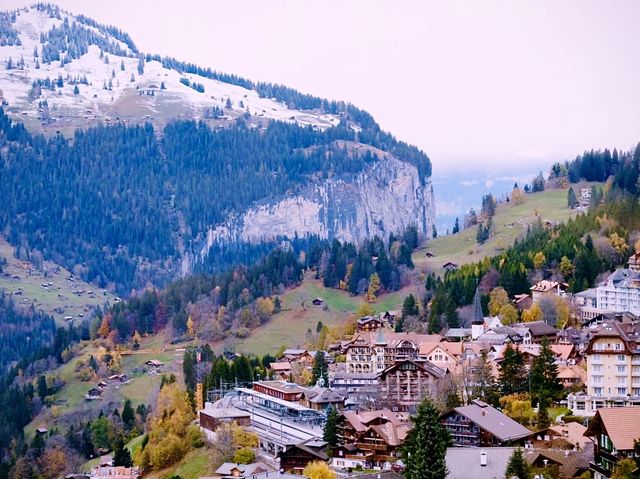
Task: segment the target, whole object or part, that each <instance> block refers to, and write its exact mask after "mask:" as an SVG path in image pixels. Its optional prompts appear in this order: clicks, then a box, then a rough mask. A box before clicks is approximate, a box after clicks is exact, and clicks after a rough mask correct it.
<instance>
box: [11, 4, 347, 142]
mask: <svg viewBox="0 0 640 479" xmlns="http://www.w3.org/2000/svg"><path fill="white" fill-rule="evenodd" d="M5 16H7V17H9V18H12V19H13V18H14V20H13V22H12V24H11V25H10V28H12V29H13V30H14V31H15V32H16V34H15V36H16V38H17V40H18V41H8V39H7V38H6V37H7V35H4V37H5V39H4V41H3V42H2V43H0V45H1V46H0V63H3V64H4V65H3V67H0V99H2V100H3V101H4V102H6V106H7V110H8V111H9V112H12V113H14V114H19V115H20V116H22V118H21V119H22V120H23V121H24V122H25V123H26V124H27V125H28V126H29V127H30V129H33V130H36V131H37V130H38V129H40V130H41V131H44V132H50V131H52V130H54V131H58V130H63V131H64V129H65V128H69V127H78V126H83V127H86V126H88V125H91V124H94V123H98V122H107V123H108V122H114V121H123V122H139V121H150V122H153V123H155V124H164V123H165V122H167V121H168V120H170V119H172V118H194V119H212V121H213V117H214V116H215V117H216V118H215V121H214V122H215V123H216V124H224V123H227V122H232V121H234V120H235V119H236V118H237V117H239V116H243V115H245V116H246V117H248V118H251V123H252V124H256V125H260V122H261V121H262V120H280V121H285V122H295V123H297V124H299V125H303V126H306V125H312V126H314V127H317V128H320V129H325V128H328V127H330V126H333V125H336V124H338V123H339V121H340V118H339V116H338V115H335V114H329V113H323V112H320V111H314V112H311V111H301V110H298V109H295V108H289V107H288V106H287V105H286V104H285V103H284V102H283V101H278V100H274V99H271V98H262V97H260V95H259V94H258V92H257V91H255V90H253V89H248V88H243V87H241V86H238V85H234V84H231V83H228V82H223V81H219V80H215V79H212V78H206V77H204V76H200V75H196V74H192V73H186V72H180V71H178V70H176V69H170V68H165V67H164V66H163V65H162V63H161V61H159V60H151V61H145V60H144V59H143V60H141V59H140V58H141V57H142V55H141V54H140V52H138V51H137V49H135V45H134V44H133V43H132V42H130V45H127V43H125V42H123V41H122V40H120V39H118V38H116V37H114V36H113V34H112V32H109V31H107V30H106V27H102V26H99V25H98V24H95V23H94V22H91V21H89V20H88V19H85V18H84V17H75V16H73V15H71V14H70V13H67V12H65V11H62V10H59V9H57V8H55V7H52V6H44V5H40V6H37V7H36V6H34V7H31V8H25V9H20V10H17V11H15V12H9V13H6V14H5ZM91 23H93V25H92V24H91ZM87 33H90V34H92V35H94V36H95V37H96V38H101V39H103V41H104V44H105V46H106V45H108V46H106V47H105V48H101V47H100V46H99V45H96V44H95V43H94V44H88V45H86V50H87V51H86V53H82V52H75V53H74V54H73V55H74V56H77V58H72V57H71V55H69V54H68V53H65V52H63V51H60V52H55V53H57V55H56V54H53V55H52V54H51V53H50V52H49V54H47V50H51V48H48V46H49V44H52V43H54V42H57V41H58V40H59V39H60V38H61V37H64V40H63V42H64V45H65V46H66V47H73V46H74V43H84V42H85V40H84V39H82V40H80V41H79V42H78V41H76V39H74V38H72V36H73V35H78V36H80V35H85V36H86V34H87ZM0 36H2V35H0ZM43 40H45V42H44V43H43ZM89 41H90V40H89ZM10 43H11V44H10ZM83 46H84V45H83ZM78 49H80V48H78ZM107 50H109V51H107ZM76 87H77V88H76ZM220 110H222V111H220ZM214 111H217V112H218V113H217V114H216V113H214Z"/></svg>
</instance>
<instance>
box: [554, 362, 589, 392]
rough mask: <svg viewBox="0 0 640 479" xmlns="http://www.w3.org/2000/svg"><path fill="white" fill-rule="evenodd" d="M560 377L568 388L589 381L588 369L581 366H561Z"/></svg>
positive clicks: (563, 384) (559, 369) (559, 368)
mask: <svg viewBox="0 0 640 479" xmlns="http://www.w3.org/2000/svg"><path fill="white" fill-rule="evenodd" d="M558 379H559V380H560V382H561V383H562V386H563V387H564V388H566V389H569V388H572V387H574V386H577V385H579V384H585V383H586V382H587V371H585V370H584V369H583V368H582V367H581V366H559V367H558Z"/></svg>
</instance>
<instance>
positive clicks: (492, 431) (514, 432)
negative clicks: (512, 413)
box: [440, 399, 532, 447]
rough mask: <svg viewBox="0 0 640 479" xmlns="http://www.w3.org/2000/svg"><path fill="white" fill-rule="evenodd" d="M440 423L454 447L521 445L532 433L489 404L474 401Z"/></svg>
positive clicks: (453, 412) (442, 418) (449, 414)
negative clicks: (445, 429) (449, 436)
mask: <svg viewBox="0 0 640 479" xmlns="http://www.w3.org/2000/svg"><path fill="white" fill-rule="evenodd" d="M440 421H441V422H442V424H443V425H444V426H445V427H446V428H447V430H448V431H449V434H450V435H451V440H452V441H453V444H454V445H455V446H475V447H491V446H510V445H521V444H522V443H523V442H524V440H525V438H527V437H529V436H530V435H531V434H532V432H531V431H530V430H529V429H527V428H526V427H524V426H523V425H521V424H519V423H517V422H516V421H514V420H513V419H511V418H510V417H509V416H506V415H505V414H503V413H501V412H500V411H498V410H497V409H496V408H494V407H492V406H490V405H489V404H487V403H485V402H483V401H480V400H478V399H474V400H473V401H472V402H471V404H469V405H468V406H461V407H457V408H454V409H452V410H451V411H449V412H446V413H444V414H443V415H442V416H441V419H440Z"/></svg>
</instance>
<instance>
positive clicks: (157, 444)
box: [136, 383, 203, 470]
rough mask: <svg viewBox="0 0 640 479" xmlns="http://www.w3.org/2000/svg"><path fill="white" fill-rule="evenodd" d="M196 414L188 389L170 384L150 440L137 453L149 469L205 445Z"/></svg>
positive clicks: (162, 396)
mask: <svg viewBox="0 0 640 479" xmlns="http://www.w3.org/2000/svg"><path fill="white" fill-rule="evenodd" d="M194 417H195V416H194V413H193V409H192V407H191V403H190V402H189V396H188V394H187V392H186V391H185V390H184V389H181V388H180V386H178V384H177V383H171V384H166V385H165V386H164V387H163V388H162V389H161V390H160V393H159V394H158V401H157V404H156V408H155V412H154V414H153V416H152V417H151V419H150V421H149V441H148V443H147V445H146V446H145V448H144V449H142V450H141V451H140V452H139V453H138V454H137V455H136V462H137V463H138V464H139V465H140V466H141V467H142V468H143V469H145V470H147V469H156V470H158V469H164V468H165V467H168V466H170V465H172V464H175V463H176V462H178V461H179V460H180V459H182V458H183V457H184V455H185V454H186V453H187V452H189V450H190V449H191V448H192V447H200V446H202V444H203V441H202V435H201V433H200V431H199V429H198V427H197V426H195V425H193V424H191V421H193V419H194Z"/></svg>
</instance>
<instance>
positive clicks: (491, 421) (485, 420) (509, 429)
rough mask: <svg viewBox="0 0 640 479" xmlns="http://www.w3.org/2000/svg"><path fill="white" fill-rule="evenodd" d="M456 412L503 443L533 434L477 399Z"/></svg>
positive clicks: (456, 409) (458, 408)
mask: <svg viewBox="0 0 640 479" xmlns="http://www.w3.org/2000/svg"><path fill="white" fill-rule="evenodd" d="M639 409H640V408H639ZM454 411H455V412H457V413H458V414H461V415H463V416H465V417H466V418H467V419H469V420H470V421H472V422H474V423H475V424H477V425H478V426H480V427H481V428H482V429H484V430H485V431H487V432H489V433H491V434H492V435H494V436H495V437H497V438H498V439H500V440H501V441H513V440H516V439H521V438H523V437H526V436H529V435H530V434H531V431H530V430H529V429H527V428H526V427H524V426H523V425H522V424H520V423H518V422H516V421H514V420H513V419H511V418H510V417H509V416H506V415H505V414H503V413H501V412H500V411H498V410H497V409H496V408H494V407H492V406H490V405H488V404H487V403H485V402H482V401H479V400H477V399H475V400H474V401H473V402H472V403H471V404H469V405H468V406H462V407H457V408H455V409H454Z"/></svg>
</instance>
